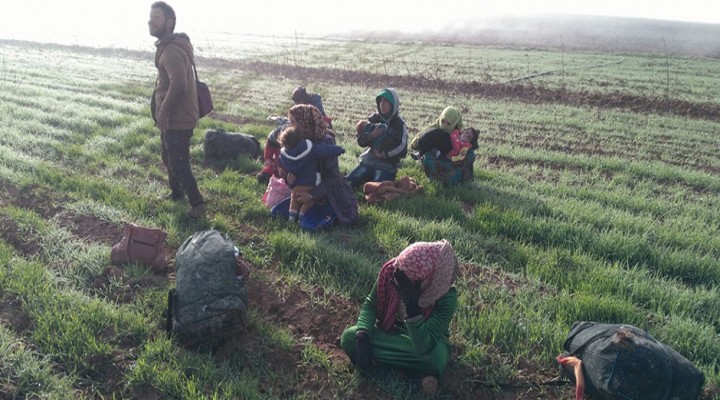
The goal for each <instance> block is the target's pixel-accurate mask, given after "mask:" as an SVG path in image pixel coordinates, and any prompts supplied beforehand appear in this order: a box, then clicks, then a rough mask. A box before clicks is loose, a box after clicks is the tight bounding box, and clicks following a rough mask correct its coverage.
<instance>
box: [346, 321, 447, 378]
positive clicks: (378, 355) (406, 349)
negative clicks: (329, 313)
mask: <svg viewBox="0 0 720 400" xmlns="http://www.w3.org/2000/svg"><path fill="white" fill-rule="evenodd" d="M356 332H357V326H351V327H349V328H347V329H346V330H345V332H343V334H342V337H341V339H340V346H341V347H342V348H343V350H345V353H347V355H348V356H350V360H355V333H356ZM370 345H371V348H372V361H373V363H374V364H375V365H377V366H385V367H387V368H390V369H398V370H404V371H417V372H419V373H421V374H422V375H433V376H436V377H438V378H442V375H443V372H445V367H446V366H447V363H448V360H450V343H448V341H447V340H442V341H439V342H438V343H437V345H436V346H435V347H434V348H433V349H432V350H431V351H430V352H429V353H427V354H418V353H417V351H415V346H414V345H413V342H412V339H411V338H410V336H409V335H408V332H407V331H406V330H401V331H398V332H393V333H387V332H384V331H383V330H382V329H379V328H378V327H374V328H373V331H372V332H370Z"/></svg>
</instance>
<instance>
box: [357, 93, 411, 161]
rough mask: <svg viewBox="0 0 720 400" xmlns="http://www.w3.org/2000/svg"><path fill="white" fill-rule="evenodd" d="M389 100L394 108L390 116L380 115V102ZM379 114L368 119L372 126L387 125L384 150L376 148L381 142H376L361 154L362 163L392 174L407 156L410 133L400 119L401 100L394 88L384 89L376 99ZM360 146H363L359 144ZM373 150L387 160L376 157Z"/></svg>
mask: <svg viewBox="0 0 720 400" xmlns="http://www.w3.org/2000/svg"><path fill="white" fill-rule="evenodd" d="M383 98H385V99H387V100H389V101H390V103H391V104H392V106H393V108H392V111H390V113H389V115H382V114H381V113H380V100H381V99H383ZM375 103H376V105H377V112H375V113H373V114H371V115H370V116H369V117H368V122H369V123H370V124H385V125H386V126H387V128H386V130H385V133H384V134H383V135H384V141H387V142H389V143H383V144H382V145H381V147H382V148H376V146H378V145H379V141H377V140H374V141H373V142H372V144H371V145H370V146H368V147H367V148H366V149H365V151H364V152H363V153H362V154H360V162H361V163H362V164H365V165H367V166H370V167H372V168H377V169H382V170H385V171H390V172H397V168H398V163H399V162H400V160H401V159H403V158H404V157H405V156H406V155H407V145H408V132H407V125H405V121H403V119H402V118H401V117H400V98H399V97H398V94H397V92H396V91H395V89H393V88H387V89H383V90H382V91H381V92H380V94H378V95H377V97H376V98H375ZM358 144H359V145H360V146H363V144H361V143H358ZM373 150H377V151H380V152H381V153H382V154H383V155H384V156H385V158H380V157H376V156H375V154H374V152H373Z"/></svg>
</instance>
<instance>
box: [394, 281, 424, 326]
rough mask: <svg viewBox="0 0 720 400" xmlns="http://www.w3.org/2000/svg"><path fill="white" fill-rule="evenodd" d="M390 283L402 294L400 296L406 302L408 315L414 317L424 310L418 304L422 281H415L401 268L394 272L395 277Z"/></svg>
mask: <svg viewBox="0 0 720 400" xmlns="http://www.w3.org/2000/svg"><path fill="white" fill-rule="evenodd" d="M390 283H392V285H393V286H395V289H397V291H398V293H399V294H400V298H401V299H402V301H403V303H405V311H406V312H407V317H408V318H412V317H415V316H417V315H419V314H420V313H421V312H422V310H420V306H419V305H418V301H419V300H420V292H421V288H420V286H421V284H422V283H421V282H416V283H413V282H412V281H411V280H410V278H408V277H407V275H405V272H404V271H401V270H399V269H398V270H396V271H395V273H394V274H393V279H392V280H391V281H390Z"/></svg>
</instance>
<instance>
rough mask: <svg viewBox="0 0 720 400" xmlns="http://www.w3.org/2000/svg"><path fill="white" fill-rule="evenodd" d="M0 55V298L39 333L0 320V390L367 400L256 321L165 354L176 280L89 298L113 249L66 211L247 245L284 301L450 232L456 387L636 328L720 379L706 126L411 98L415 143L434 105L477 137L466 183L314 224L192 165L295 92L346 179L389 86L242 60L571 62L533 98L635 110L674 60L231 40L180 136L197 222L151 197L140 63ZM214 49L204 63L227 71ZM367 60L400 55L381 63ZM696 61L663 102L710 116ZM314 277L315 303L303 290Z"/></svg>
mask: <svg viewBox="0 0 720 400" xmlns="http://www.w3.org/2000/svg"><path fill="white" fill-rule="evenodd" d="M0 46H2V47H0V49H2V53H3V56H4V59H5V63H6V67H5V68H6V71H5V72H4V74H3V75H2V77H3V78H2V80H0V87H2V90H0V126H1V127H2V132H3V133H2V135H0V223H2V225H1V226H0V234H1V235H0V288H2V293H3V294H4V295H5V296H6V298H9V297H8V296H10V297H14V298H17V299H18V301H19V303H18V307H19V312H21V313H22V315H24V316H26V317H27V319H28V321H31V323H30V324H29V325H28V326H27V327H26V328H25V329H24V330H14V329H13V327H11V326H8V324H6V323H5V320H2V321H3V322H2V325H0V372H2V373H1V374H0V375H1V376H2V378H0V390H5V389H4V388H6V387H7V388H10V387H11V388H13V392H14V393H17V394H18V396H19V397H23V396H25V397H33V396H35V397H38V398H76V397H93V396H95V397H100V396H102V397H105V398H112V397H113V396H115V397H116V398H136V397H139V396H140V397H142V396H143V395H144V394H145V395H155V396H157V397H159V398H208V399H211V398H244V399H253V398H297V399H304V398H316V397H314V394H313V393H312V391H311V390H307V389H306V390H302V389H301V390H300V391H297V392H293V390H295V389H297V388H302V387H303V386H302V385H301V383H302V382H303V379H305V378H308V377H309V378H308V379H310V378H313V377H314V378H313V379H316V380H318V381H319V380H324V382H325V381H326V382H325V386H322V387H321V388H320V389H318V390H322V391H323V393H326V394H328V395H332V396H336V397H340V398H350V397H353V398H357V397H358V396H359V397H362V395H363V392H362V391H363V387H364V384H363V383H362V381H361V380H359V379H358V377H357V376H356V375H355V374H354V372H353V371H352V370H351V369H348V368H347V366H346V365H345V364H338V363H337V362H336V361H335V360H334V359H333V358H331V357H330V355H329V354H328V350H327V345H334V344H328V343H315V342H313V341H311V340H308V339H307V338H300V337H295V336H294V335H293V333H292V332H291V331H290V330H288V328H287V327H285V326H281V325H277V324H275V323H272V322H269V321H264V320H263V318H262V316H261V315H260V314H257V313H254V312H253V313H251V324H250V331H251V337H253V338H260V337H261V338H264V339H263V340H261V341H259V342H258V343H255V345H254V346H249V347H248V348H246V349H243V350H242V351H239V352H237V353H234V354H232V355H230V356H229V357H228V358H227V359H225V360H223V361H221V362H219V361H217V360H214V359H213V358H212V357H211V356H210V355H209V354H207V353H204V352H191V351H186V350H183V349H181V348H179V347H177V346H175V345H174V344H173V343H172V342H171V341H169V340H167V339H166V338H165V337H164V332H163V328H162V322H161V321H162V320H163V317H162V313H163V311H164V301H165V295H166V289H167V287H168V286H171V283H169V282H167V281H165V280H163V279H162V278H159V277H157V276H152V274H149V273H148V272H147V271H146V270H144V269H143V267H142V266H140V265H130V266H127V267H125V268H123V272H124V275H123V276H122V277H118V278H113V279H110V280H109V283H108V284H107V285H105V286H101V287H97V286H94V285H93V282H95V281H96V279H98V278H102V277H105V275H104V274H105V272H104V268H105V267H106V266H107V265H108V264H109V246H108V244H107V243H101V242H98V241H97V240H95V238H93V237H84V236H79V235H80V233H79V232H78V231H77V230H76V228H77V227H75V226H73V223H72V222H71V221H72V217H73V216H87V217H92V218H95V219H98V220H102V221H105V222H107V223H108V224H110V226H111V227H114V228H115V229H117V230H119V229H120V227H121V226H122V225H123V224H124V223H125V222H135V223H139V224H141V225H150V226H158V227H161V228H163V229H165V230H166V231H167V232H168V233H169V236H168V244H170V245H171V246H177V245H179V244H180V243H181V242H182V241H183V240H184V239H185V238H187V237H188V236H189V235H191V234H192V233H194V232H195V231H197V230H201V229H209V228H215V229H218V230H220V231H222V232H223V233H227V234H228V235H230V237H232V238H233V239H235V240H236V241H237V242H238V245H239V247H241V249H242V250H243V253H244V254H245V256H246V257H247V258H248V259H250V260H251V261H252V262H253V264H254V267H255V268H257V269H258V272H260V274H259V275H263V273H265V272H267V271H275V269H274V268H275V266H277V271H275V273H279V274H281V275H283V276H285V277H287V279H288V282H289V285H290V286H291V287H292V288H293V290H301V291H307V292H309V293H313V296H316V297H317V296H319V298H318V299H316V300H317V301H319V302H332V300H328V299H327V298H326V296H337V297H339V298H342V299H348V298H349V299H352V300H356V301H361V300H362V299H363V298H364V296H365V295H366V294H367V292H368V291H369V289H370V288H371V287H372V284H373V282H374V279H375V278H376V276H377V272H378V271H379V269H380V267H381V265H382V264H383V262H385V261H386V260H387V259H389V258H391V257H394V256H395V255H397V254H398V253H399V252H400V251H401V250H402V249H403V248H405V247H406V246H407V245H409V244H410V243H413V242H416V241H433V240H439V239H442V238H445V239H447V240H449V241H450V242H451V243H452V244H453V246H454V248H455V250H456V253H457V255H458V258H459V259H460V261H461V262H462V263H463V267H464V270H465V271H466V273H465V274H464V276H462V277H461V279H460V280H459V281H458V283H457V286H458V289H459V296H460V302H459V307H458V311H457V314H456V318H455V322H454V325H453V333H452V338H451V339H452V342H453V343H454V344H455V345H456V346H457V349H458V352H457V359H456V360H454V362H455V364H454V365H453V366H452V367H451V368H450V369H449V371H448V373H449V374H453V373H456V372H458V371H465V370H472V371H476V370H480V371H482V373H483V376H482V379H481V381H482V383H483V384H487V385H489V386H500V385H503V384H508V383H510V382H513V381H514V380H517V379H525V377H523V376H520V375H519V372H518V371H517V368H516V365H517V363H516V361H517V360H519V359H529V360H531V361H532V362H533V363H534V364H535V365H538V366H539V367H540V368H542V369H544V370H549V369H552V368H554V366H555V361H554V357H555V355H557V354H558V353H559V352H560V351H561V346H562V342H563V341H564V337H565V335H566V334H567V332H568V330H569V328H570V326H571V325H572V323H573V322H575V321H578V320H596V321H601V322H622V323H629V324H633V325H636V326H639V327H641V328H643V329H646V330H648V331H649V332H650V333H651V334H652V335H654V336H656V337H657V338H658V339H660V340H662V341H663V342H665V343H667V344H669V345H671V346H672V347H673V348H675V349H676V350H678V351H679V352H681V353H682V354H683V355H685V356H686V357H687V358H688V359H690V360H691V361H692V362H693V363H694V364H695V365H696V366H698V367H699V368H700V369H702V371H703V372H704V373H705V374H706V378H707V382H708V383H710V384H713V385H718V384H720V373H719V372H718V371H719V370H720V363H718V360H717V357H716V355H717V354H718V352H719V350H720V340H719V339H718V334H719V333H720V322H719V321H720V299H719V298H718V295H717V293H718V286H720V263H719V262H718V258H719V256H720V240H719V239H718V238H717V236H718V235H717V233H718V221H720V211H718V210H720V179H718V171H720V156H718V155H717V151H715V150H716V149H717V146H718V145H719V144H720V142H719V141H720V139H718V138H717V135H715V133H716V132H717V131H718V122H716V121H714V120H703V119H690V118H684V117H681V116H675V115H669V114H665V113H653V112H652V111H649V112H647V113H637V112H631V111H629V110H621V109H599V108H592V107H588V106H584V105H572V104H564V103H563V104H560V103H553V102H544V103H535V102H532V103H526V102H524V101H522V99H516V98H511V97H507V98H493V97H484V96H482V94H478V95H472V94H459V93H451V92H446V91H443V90H425V89H423V88H422V87H403V86H400V87H397V89H398V92H399V93H400V97H401V102H402V108H401V114H402V115H403V118H404V119H405V121H406V122H407V124H408V127H409V129H410V131H411V132H412V133H411V134H415V133H416V132H418V131H419V130H420V129H422V128H423V127H424V126H426V125H427V124H429V123H431V122H432V120H433V119H435V118H436V117H437V115H438V114H439V112H440V111H441V110H442V109H443V108H444V107H445V106H446V105H456V106H459V107H460V108H461V109H462V112H463V119H464V120H465V122H466V124H467V125H470V126H474V127H476V128H478V129H479V130H480V131H481V137H480V149H479V151H478V156H477V161H476V165H475V172H476V178H475V180H474V181H473V182H470V183H469V184H467V185H465V186H463V187H457V188H445V187H442V186H440V185H437V184H435V183H431V182H428V180H427V179H426V178H425V177H424V176H423V174H422V171H421V169H420V167H419V165H417V164H416V163H413V162H412V161H411V160H410V159H407V160H404V161H403V163H402V165H401V169H400V175H407V176H410V177H413V178H415V179H416V180H417V181H418V182H419V183H420V184H421V185H423V187H424V191H425V192H424V194H422V195H418V196H415V197H411V198H407V199H404V200H400V201H395V202H391V203H388V204H381V205H367V204H365V202H364V200H363V199H362V196H361V195H360V193H357V196H358V199H359V200H360V204H361V208H360V218H359V220H358V222H357V223H356V224H355V225H353V226H351V227H343V226H338V227H333V228H332V229H330V230H327V231H321V232H317V233H309V232H303V231H302V230H300V229H299V228H298V227H297V226H290V225H288V224H286V223H285V222H284V221H278V220H272V219H270V218H269V215H268V214H269V213H268V210H267V209H266V208H265V206H264V205H263V204H262V202H261V196H262V193H263V191H264V189H265V188H264V187H263V186H261V185H259V184H258V183H257V182H256V181H255V178H254V174H255V172H257V170H259V168H260V166H261V164H260V163H259V162H258V161H256V160H250V159H248V158H246V157H241V158H239V159H237V160H233V161H229V162H225V163H222V164H219V165H206V164H204V163H203V162H202V159H203V148H202V146H203V145H202V141H203V134H204V131H205V130H206V129H211V128H218V127H222V128H224V129H225V130H227V131H241V132H246V133H250V134H252V135H254V136H256V137H257V138H259V139H260V140H261V141H264V138H265V136H266V135H267V133H268V132H269V131H270V130H272V129H273V128H274V126H273V124H272V123H271V122H269V121H267V120H266V118H267V116H268V115H270V114H284V113H285V110H286V109H287V108H288V107H289V106H290V101H289V99H288V97H289V93H290V91H291V90H292V88H293V87H294V86H296V85H299V84H304V85H307V86H308V87H309V89H311V90H313V91H318V92H320V93H321V94H322V95H323V97H324V99H325V107H326V109H327V111H328V113H329V114H330V115H333V116H334V121H333V124H334V126H335V128H336V132H337V135H338V141H339V143H340V144H341V145H342V146H343V147H345V148H346V150H347V151H346V153H345V154H344V155H342V156H341V158H340V166H341V169H342V170H343V172H348V171H349V170H350V169H351V168H353V167H354V166H355V165H356V163H357V156H358V154H359V153H360V148H359V147H358V146H357V144H356V143H355V141H354V136H353V132H354V124H355V122H356V121H357V120H358V119H362V118H365V117H366V116H367V115H369V114H370V113H372V112H374V111H375V104H374V97H375V95H376V93H377V92H378V90H379V89H381V88H382V87H383V86H385V85H390V84H394V83H387V82H384V81H383V82H359V81H353V80H352V79H347V80H343V79H341V78H337V77H335V78H327V79H322V80H319V81H318V82H305V81H303V80H302V79H298V78H297V77H294V76H284V75H282V73H279V72H268V73H263V74H260V73H255V72H251V71H249V70H248V69H246V68H244V66H245V64H244V63H245V62H247V61H252V60H254V59H255V58H258V57H261V56H262V57H266V58H263V59H264V60H265V61H267V62H275V63H277V64H278V65H277V66H293V65H302V66H306V67H310V68H317V69H321V70H322V69H324V68H335V69H337V70H341V71H344V70H347V71H355V72H358V73H365V72H369V73H375V74H388V75H389V76H391V79H390V80H391V81H392V77H393V76H395V77H398V79H399V78H400V77H404V76H422V77H425V78H431V79H440V80H443V81H446V82H448V83H453V82H463V83H470V82H472V81H477V82H481V83H498V82H504V81H506V80H509V79H513V78H517V77H519V76H523V75H525V74H529V73H536V72H542V71H545V70H553V69H558V68H561V69H562V68H564V69H565V71H566V73H565V74H564V75H558V74H554V75H547V76H545V77H542V78H538V79H533V81H532V84H533V85H537V86H542V87H545V88H550V89H558V88H565V89H567V90H568V91H571V92H573V93H584V92H591V93H595V94H597V93H599V94H605V95H613V94H614V93H617V92H622V93H627V94H630V95H633V96H638V97H641V98H646V99H655V98H658V97H663V96H665V88H666V82H665V81H664V80H663V79H664V78H663V77H664V69H665V60H664V58H662V59H661V58H657V57H652V56H643V55H628V54H602V53H565V54H559V53H558V52H556V51H543V50H518V49H504V48H483V47H468V46H435V45H428V44H414V43H392V44H391V43H372V42H343V41H333V42H331V43H330V44H328V42H326V41H323V40H302V41H300V42H298V43H297V46H298V48H301V49H302V50H303V51H297V49H294V48H293V47H285V45H284V44H282V43H279V42H278V43H268V42H264V43H260V44H258V48H257V49H256V50H248V48H240V47H237V48H236V49H235V50H234V52H232V51H231V52H229V53H227V55H226V56H225V58H227V59H228V60H227V61H223V60H218V59H214V60H213V59H204V60H203V63H206V65H202V64H200V67H201V68H202V70H203V71H202V74H203V79H204V80H206V81H207V82H208V83H209V84H210V87H211V89H212V90H213V95H214V98H215V102H216V113H217V114H216V116H215V117H213V116H212V115H211V116H210V117H209V118H204V119H203V120H201V123H200V125H199V127H198V128H197V129H196V130H195V135H194V137H193V140H192V144H191V156H192V159H193V169H194V171H195V175H196V177H197V179H198V183H199V185H200V190H201V191H202V192H203V193H204V194H205V195H206V197H207V198H208V200H209V213H208V217H207V218H206V219H203V220H200V221H192V220H190V219H189V218H187V216H186V213H187V205H186V204H182V203H178V204H176V203H172V202H170V201H165V200H163V201H160V200H157V199H158V197H161V196H163V195H164V194H166V193H167V190H168V189H167V186H166V183H165V179H166V177H165V172H164V169H163V167H162V163H161V161H160V156H159V153H160V141H159V135H158V134H157V132H156V130H155V128H154V127H153V123H152V121H151V119H150V116H149V112H148V96H149V95H150V93H151V91H152V82H153V79H154V66H153V65H152V62H151V61H149V60H151V57H150V56H148V57H147V58H142V57H140V56H128V57H117V56H113V55H112V54H102V53H100V52H93V51H90V50H87V49H85V50H83V49H68V48H62V47H57V48H53V47H49V48H44V49H40V48H31V47H15V46H10V45H0ZM225 46H230V45H229V44H227V43H219V44H218V47H217V48H213V49H204V50H203V51H205V52H206V54H207V57H211V58H212V57H215V58H220V57H223V56H224V53H223V52H221V51H220V50H221V49H224V48H226V47H225ZM263 46H264V47H263ZM228 48H229V47H228ZM305 50H307V51H305ZM148 54H149V53H148ZM367 54H393V59H392V60H390V59H387V60H386V59H381V60H380V61H381V62H379V63H378V62H377V61H378V60H376V59H370V58H369V57H366V55H367ZM60 60H62V62H59V61H60ZM442 60H454V61H453V62H452V63H451V64H452V65H447V64H448V63H446V62H443V61H442ZM619 60H622V62H620V63H614V64H613V63H612V62H614V61H619ZM221 61H222V62H221ZM351 61H352V62H351ZM709 63H710V61H708V60H704V59H671V60H670V65H671V68H672V69H673V72H674V73H675V75H674V78H673V82H672V84H671V86H670V88H671V91H670V97H671V98H673V99H677V100H687V101H690V102H694V103H705V102H714V103H716V99H717V97H718V96H717V95H718V93H717V90H718V89H717V88H718V87H720V85H719V84H718V83H719V82H716V80H717V77H716V76H715V75H713V74H711V73H710V72H708V71H709V70H710V69H711V65H710V64H709ZM588 66H595V67H592V68H589V67H588ZM53 68H55V69H53ZM51 71H52V73H51ZM313 71H315V70H313ZM522 85H526V83H522ZM6 227H12V229H10V228H6ZM265 269H267V271H265ZM317 286H321V287H323V288H324V289H325V290H326V291H325V292H324V294H323V295H316V294H314V292H313V288H315V287H317ZM128 293H129V294H130V297H129V298H128V297H127V294H128ZM251 296H252V294H251ZM341 317H343V318H347V317H348V316H346V315H343V316H341ZM335 334H337V336H339V335H340V334H341V332H335ZM277 354H289V355H290V354H294V357H296V358H294V359H292V358H291V356H288V357H290V358H291V359H292V360H294V361H295V362H297V363H298V364H297V365H295V366H294V368H295V369H293V370H292V371H293V372H290V373H288V374H285V375H282V374H278V373H276V372H275V365H273V362H275V360H276V358H277V356H276V355H277ZM490 366H492V367H490ZM309 371H314V372H312V373H311V372H309ZM317 374H320V375H317ZM328 377H329V379H328ZM479 379H480V378H479ZM371 384H373V385H377V386H379V387H380V388H381V389H382V391H385V392H387V393H388V396H390V397H393V398H408V396H409V395H408V394H407V393H404V392H403V390H404V389H403V387H402V386H401V385H398V384H397V382H392V381H387V380H382V379H375V380H373V381H372V383H371ZM19 397H18V398H19Z"/></svg>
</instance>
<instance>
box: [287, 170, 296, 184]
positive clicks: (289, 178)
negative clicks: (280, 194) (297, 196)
mask: <svg viewBox="0 0 720 400" xmlns="http://www.w3.org/2000/svg"><path fill="white" fill-rule="evenodd" d="M285 182H286V183H287V184H288V185H289V186H292V184H293V182H295V175H294V174H292V173H288V174H287V175H285Z"/></svg>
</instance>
